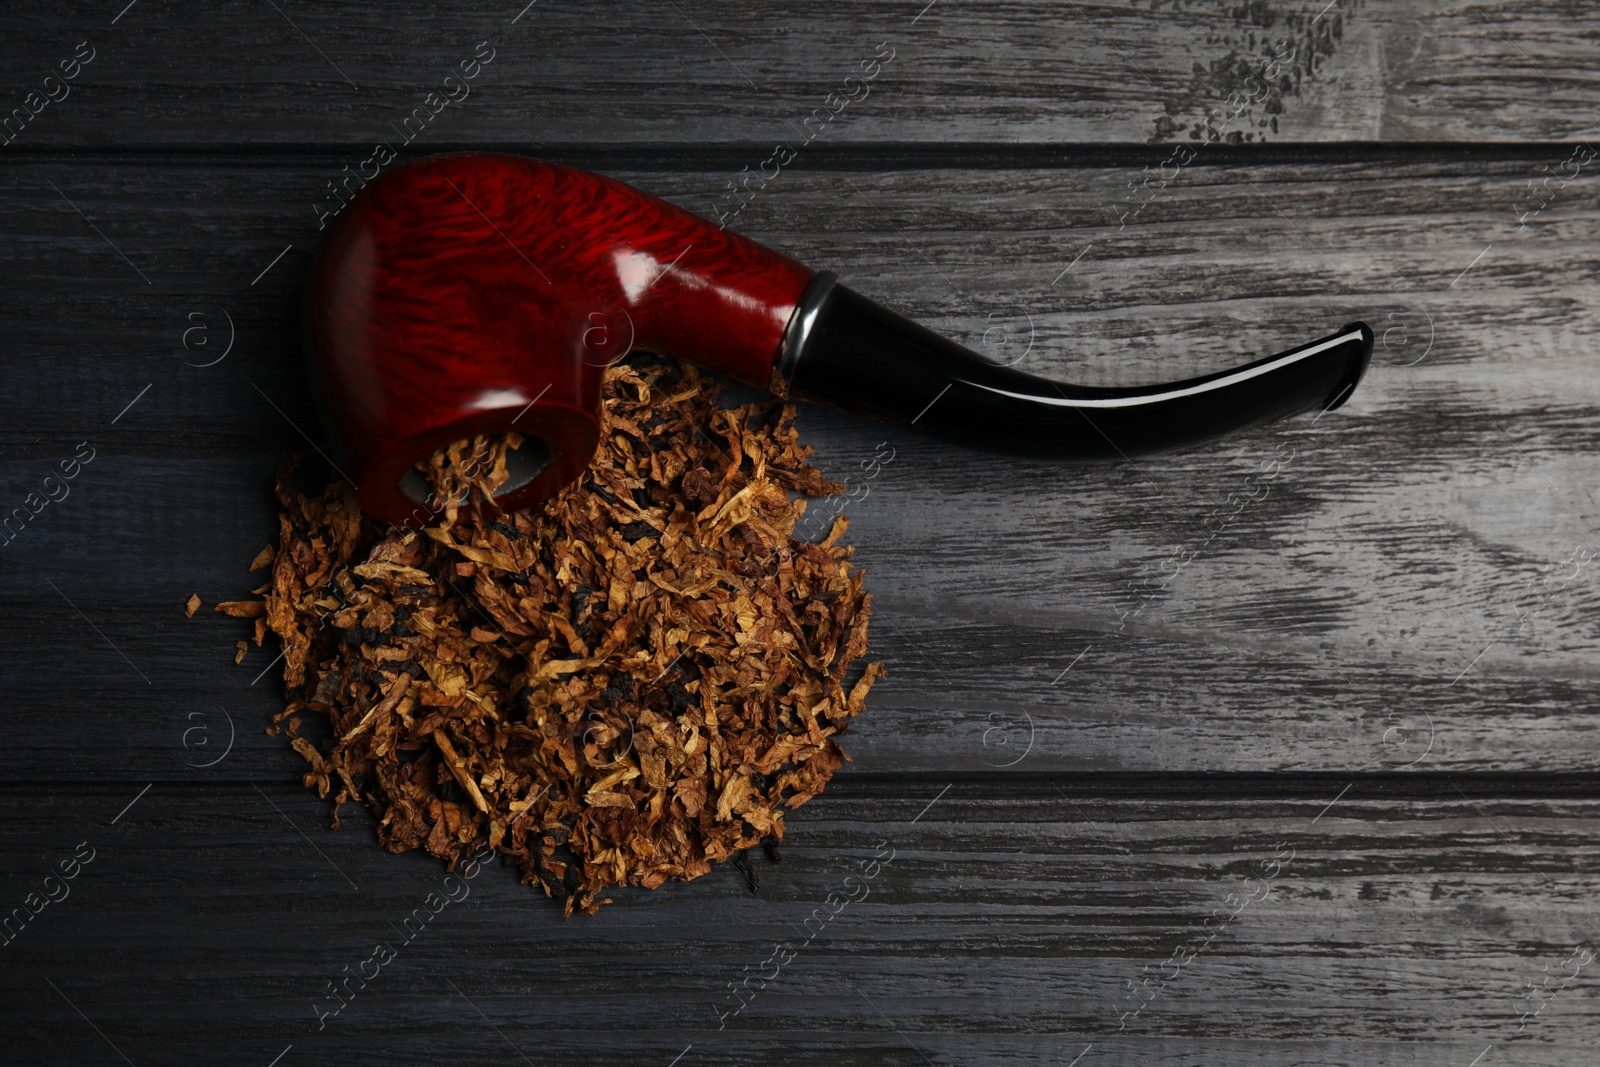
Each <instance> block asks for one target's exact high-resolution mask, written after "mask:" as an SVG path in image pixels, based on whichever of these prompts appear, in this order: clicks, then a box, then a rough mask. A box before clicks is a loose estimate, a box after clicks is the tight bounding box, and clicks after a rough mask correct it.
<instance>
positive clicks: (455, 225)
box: [307, 153, 813, 524]
mask: <svg viewBox="0 0 1600 1067" xmlns="http://www.w3.org/2000/svg"><path fill="white" fill-rule="evenodd" d="M812 277H813V274H812V272H811V271H810V270H808V269H807V268H806V267H804V266H802V265H801V264H800V263H798V262H796V261H795V260H793V259H790V258H789V257H787V256H785V255H782V254H781V253H778V252H774V251H772V250H771V249H768V248H765V247H763V246H761V245H759V244H757V243H756V242H754V241H751V240H749V239H748V238H745V237H741V236H739V235H738V234H736V233H732V232H730V231H725V230H719V229H718V228H717V227H716V226H715V225H713V224H712V223H710V222H708V221H707V220H705V219H702V218H700V217H698V216H696V215H692V214H690V213H689V212H687V211H684V210H682V209H681V208H677V207H674V206H673V205H671V204H668V203H667V202H666V201H664V200H661V199H658V198H657V197H654V196H651V195H649V194H648V193H644V192H641V191H639V190H637V189H634V188H632V187H630V186H627V185H624V184H622V183H621V182H617V181H614V180H612V179H609V178H605V177H602V176H600V175H597V174H591V173H588V172H586V171H580V170H575V169H573V168H571V167H564V166H561V165H560V164H556V163H548V162H544V161H541V160H537V159H529V158H525V157H520V156H508V155H494V154H476V153H475V154H468V155H451V156H439V157H434V158H430V159H426V160H422V161H419V162H417V163H413V164H410V165H408V166H405V167H401V168H399V169H397V170H394V171H392V172H390V173H389V174H387V175H385V176H384V177H382V178H380V179H378V180H377V181H375V182H373V183H371V184H370V185H368V186H367V187H366V188H365V189H363V190H362V191H361V193H360V194H359V195H357V196H356V198H355V199H354V200H352V201H351V203H350V205H349V206H348V207H347V208H346V209H345V210H344V211H343V212H342V213H341V214H340V216H339V218H338V219H337V221H336V222H335V223H334V224H333V226H332V228H331V230H330V231H329V234H328V236H327V241H326V244H325V245H324V248H323V251H322V254H321V255H320V256H319V257H318V260H317V265H316V267H315V269H314V270H313V273H312V278H311V290H310V299H309V302H308V315H307V322H308V329H309V335H310V336H309V342H310V345H311V348H312V357H313V358H312V361H311V362H312V374H313V378H314V383H315V387H316V390H317V394H318V396H319V398H320V402H321V404H322V407H323V414H324V421H325V422H326V424H327V425H328V426H329V428H330V429H331V430H332V432H333V433H334V435H335V437H336V443H337V446H338V449H339V451H340V452H341V453H342V454H343V456H344V458H345V459H346V460H347V461H348V463H349V464H351V466H350V467H348V468H346V469H347V471H348V473H349V474H350V475H351V477H352V479H353V480H354V482H355V484H356V486H357V492H358V494H359V496H360V499H361V504H362V506H363V507H364V508H365V509H366V510H367V511H368V512H370V513H371V514H373V515H375V516H377V517H379V518H381V519H386V520H388V521H390V522H395V523H408V522H409V523H412V524H420V523H425V522H427V521H430V520H431V519H432V518H434V517H435V516H436V514H437V511H438V509H437V508H436V507H433V506H431V505H429V504H427V503H425V502H424V501H425V498H426V489H425V487H424V486H423V484H422V483H421V481H420V479H418V478H417V477H416V476H414V475H410V476H408V474H407V472H408V471H410V470H411V468H412V465H413V464H415V463H417V462H418V461H420V460H423V459H426V458H427V457H428V456H429V455H430V454H431V453H432V452H433V451H434V450H435V449H437V448H440V447H442V446H444V445H447V444H450V443H451V442H453V441H458V440H462V439H465V438H470V437H472V436H473V435H475V434H495V433H502V432H506V431H512V430H514V431H517V432H519V433H522V434H524V435H527V436H528V437H529V438H530V445H529V446H528V448H526V449H525V450H524V452H525V453H528V454H526V455H523V456H522V457H520V459H521V462H520V463H514V464H513V467H512V470H513V480H512V483H511V487H510V488H508V489H506V490H503V491H502V493H501V494H500V495H499V496H498V497H497V501H498V503H499V504H500V505H501V506H502V507H504V508H505V509H506V510H516V509H518V508H523V507H527V506H529V505H531V504H533V503H536V502H537V501H539V500H541V499H543V498H545V497H547V496H550V495H552V494H553V493H555V492H556V491H557V490H558V489H559V488H560V487H561V486H563V485H565V484H566V483H568V482H570V481H573V480H575V479H576V478H577V477H578V476H579V475H581V474H582V473H583V470H584V469H585V468H586V467H587V466H588V464H589V461H590V459H591V458H592V457H593V455H594V450H595V447H596V445H597V443H598V441H599V427H600V379H601V377H602V375H603V373H604V369H605V367H606V366H607V365H608V364H609V363H611V362H614V361H615V360H616V359H618V358H621V357H622V356H623V355H625V354H626V353H627V351H628V350H629V349H630V348H635V347H636V348H645V349H649V350H651V351H654V352H659V353H661V354H663V355H667V356H674V357H680V358H684V359H688V360H690V361H691V362H693V363H695V364H697V365H699V366H702V367H706V368H708V369H710V370H714V371H718V372H720V373H723V374H726V375H728V376H730V377H733V378H736V379H739V380H741V381H745V382H749V383H751V384H756V385H763V386H764V385H766V384H768V382H769V380H770V378H771V374H772V370H773V361H774V359H775V358H776V357H777V355H778V352H779V349H780V347H781V346H782V344H783V339H784V331H785V328H786V327H787V326H788V324H789V321H790V319H791V318H792V317H793V316H794V312H795V309H796V307H797V306H798V305H799V303H800V300H801V296H802V294H803V293H804V292H805V290H806V287H807V285H808V284H809V283H810V281H811V280H812ZM546 450H547V451H546ZM541 464H542V465H541ZM519 472H520V473H519ZM519 478H521V479H523V480H522V481H521V484H520V485H519V484H517V482H518V479H519Z"/></svg>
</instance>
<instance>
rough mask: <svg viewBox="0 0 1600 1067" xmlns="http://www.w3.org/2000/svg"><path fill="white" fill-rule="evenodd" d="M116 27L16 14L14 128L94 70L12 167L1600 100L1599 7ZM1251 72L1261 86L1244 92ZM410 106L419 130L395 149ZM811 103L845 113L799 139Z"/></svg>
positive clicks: (1183, 134)
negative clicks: (54, 77)
mask: <svg viewBox="0 0 1600 1067" xmlns="http://www.w3.org/2000/svg"><path fill="white" fill-rule="evenodd" d="M113 6H117V5H113ZM115 15H116V13H115V12H109V13H108V10H107V9H104V8H98V7H97V8H95V9H94V10H93V11H89V10H63V9H61V8H59V7H51V8H46V9H40V10H37V11H31V12H25V13H24V12H19V13H16V14H13V15H12V16H10V19H9V25H10V28H11V30H12V47H11V48H10V49H9V50H8V56H7V57H6V59H5V69H6V70H7V71H8V72H10V73H12V74H13V77H12V78H11V81H10V84H12V85H13V86H14V90H13V93H12V97H13V99H12V100H11V102H10V103H8V104H7V105H6V107H7V109H10V108H13V107H18V106H23V105H24V104H25V102H26V93H27V92H28V91H29V90H30V89H32V88H35V87H39V88H42V87H43V85H44V83H43V78H44V77H45V75H46V74H47V73H49V72H52V71H56V70H57V68H58V66H59V64H60V63H61V62H63V61H70V60H72V57H73V55H74V50H75V49H76V48H77V46H78V44H79V42H80V41H87V42H88V47H89V48H90V49H92V50H93V55H94V58H93V59H92V61H91V62H90V63H89V64H88V65H87V66H84V67H82V69H81V71H80V72H79V73H78V75H77V77H76V78H75V79H73V80H72V81H71V82H70V83H68V85H67V86H66V87H65V89H63V88H61V87H56V88H53V89H52V91H53V92H55V93H56V94H57V95H58V96H59V95H61V94H62V93H63V92H66V93H67V94H68V95H66V96H65V98H64V99H62V100H60V102H59V103H52V104H42V103H36V104H34V105H33V107H34V108H35V109H36V110H38V114H37V115H34V116H32V117H31V118H30V119H29V121H28V122H27V123H26V125H25V126H22V127H21V128H20V132H16V131H13V132H12V136H13V137H14V138H15V140H14V143H13V144H12V146H11V147H12V148H14V149H15V148H24V149H45V148H59V147H64V146H84V147H96V148H99V147H104V146H108V145H137V146H148V145H168V146H191V145H195V144H201V145H212V146H216V145H241V144H263V143H289V144H323V145H327V144H341V145H347V146H350V147H351V149H352V154H351V156H350V158H349V159H348V160H347V162H349V163H350V164H351V167H352V170H354V169H356V165H357V164H358V163H359V161H360V160H361V158H363V153H364V152H365V151H366V150H370V148H371V146H372V144H373V143H374V142H376V141H386V142H388V141H394V142H396V143H398V141H399V140H404V139H406V137H407V136H408V135H409V136H410V137H412V138H414V139H415V145H416V146H418V147H423V148H426V147H429V146H432V147H434V148H436V147H437V146H439V145H440V144H442V143H449V142H466V143H471V142H483V141H494V142H501V143H504V142H519V143H525V144H550V143H569V142H570V143H632V144H639V143H648V144H682V143H702V144H707V143H720V144H724V145H725V144H728V143H735V142H742V143H747V144H749V145H752V146H759V149H757V148H752V154H751V157H750V159H749V160H748V161H747V162H748V165H749V166H750V168H751V169H752V170H755V169H757V168H758V165H759V164H760V162H761V160H762V159H763V158H764V156H763V154H762V153H763V152H764V151H767V150H770V146H771V145H772V144H773V143H774V142H776V141H778V140H788V139H792V138H798V139H799V140H800V142H801V143H812V144H821V143H850V144H859V145H872V144H876V143H880V142H883V141H916V142H926V143H936V144H938V143H949V142H954V141H963V140H980V141H1013V142H1082V143H1089V142H1098V143H1132V144H1143V143H1145V142H1147V141H1150V140H1151V139H1153V138H1154V139H1158V140H1163V141H1171V140H1176V141H1182V142H1189V140H1190V137H1189V135H1190V134H1191V132H1192V133H1194V135H1195V137H1196V138H1197V139H1196V140H1194V141H1193V142H1192V143H1195V144H1200V143H1206V142H1207V141H1209V140H1210V139H1211V138H1212V137H1213V136H1215V137H1218V138H1222V139H1230V138H1237V139H1239V140H1247V139H1248V140H1250V141H1251V142H1254V143H1259V142H1261V141H1262V140H1268V141H1274V142H1275V141H1279V140H1289V141H1335V140H1352V139H1353V140H1385V141H1442V140H1461V141H1479V140H1522V141H1533V140H1541V141H1561V140H1568V139H1574V138H1579V137H1582V136H1586V135H1587V134H1586V132H1585V131H1591V130H1592V129H1593V128H1594V126H1595V120H1594V112H1595V104H1596V101H1597V100H1600V70H1597V69H1596V67H1595V64H1594V62H1593V56H1592V48H1591V47H1590V41H1589V38H1590V37H1591V36H1592V33H1593V30H1594V25H1595V23H1594V13H1593V11H1592V10H1591V9H1590V8H1589V7H1588V6H1587V5H1584V4H1581V3H1576V2H1572V0H1566V2H1559V3H1554V4H1510V5H1496V6H1495V7H1494V8H1493V9H1492V10H1489V9H1486V8H1484V7H1483V6H1482V5H1474V4H1460V3H1456V2H1454V0H1405V2H1402V3H1391V4H1368V3H1365V2H1364V0H1333V2H1332V3H1327V4H1325V3H1322V2H1306V3H1301V2H1266V3H1251V4H1237V3H1234V2H1232V0H1189V2H1185V3H1181V4H1140V3H1131V2H1101V3H1091V4H1081V5H1069V6H1065V7H1063V6H1061V5H1056V4H1050V3H1045V2H1041V0H1027V2H1024V0H979V2H974V3H963V4H950V3H936V4H924V3H920V2H919V3H911V4H904V5H895V6H893V7H891V8H883V7H881V6H877V5H867V4H861V3H855V4H849V5H843V6H841V5H838V4H818V3H806V4H800V5H793V4H790V5H784V6H783V7H782V8H781V9H780V8H775V7H760V6H758V7H756V8H752V7H751V6H750V5H748V4H743V3H730V2H705V0H701V2H695V3H683V4H675V5H674V4H664V5H645V6H643V7H638V8H630V9H628V10H627V12H626V16H625V17H624V18H617V17H614V16H610V15H608V14H600V15H597V13H596V12H595V11H594V10H593V9H592V8H591V7H589V6H586V5H574V4H552V3H540V4H537V5H536V6H527V7H525V6H524V4H522V3H519V2H517V0H511V2H508V3H493V4H488V3H483V2H476V3H472V4H464V5H463V4H456V5H450V6H449V7H448V8H441V7H439V6H438V5H428V4H423V3H418V2H414V0H413V2H410V3H404V4H396V3H375V2H372V0H365V2H353V3H342V4H340V5H338V6H337V7H336V8H320V9H319V8H318V7H316V6H315V5H308V4H305V3H290V4H278V5H276V6H274V5H271V4H265V5H264V4H257V3H248V2H245V0H232V2H228V3H224V4H221V5H219V6H215V7H213V8H210V9H208V14H207V17H206V18H203V19H177V18H173V17H171V16H169V15H167V14H165V13H163V12H162V11H161V10H160V9H159V8H157V7H153V6H151V5H148V4H146V5H143V6H136V7H134V8H133V9H131V10H128V11H126V12H124V13H122V14H121V15H120V17H116V18H115V19H114V20H113V16H115ZM113 21H114V24H113ZM480 42H487V47H486V49H484V50H483V53H482V54H483V55H486V56H488V55H492V57H493V58H492V61H491V62H490V63H489V64H488V65H487V66H480V67H478V68H471V67H469V68H468V69H475V70H476V76H475V77H474V79H473V80H472V81H471V82H470V83H467V84H464V85H463V84H461V83H459V82H457V83H453V84H452V86H451V87H450V88H449V90H448V91H449V92H450V93H451V94H452V95H454V96H456V97H458V98H459V99H460V102H459V103H451V104H445V103H440V102H438V98H436V100H435V102H433V103H428V102H427V96H428V94H429V93H430V92H434V93H438V94H443V93H444V92H445V91H446V83H445V82H444V78H445V77H446V76H447V75H450V74H452V73H454V74H457V75H459V74H460V73H461V71H460V69H459V67H460V64H461V63H462V62H467V63H469V64H471V63H474V62H478V61H477V60H475V59H474V56H475V54H476V53H477V51H478V45H479V43H480ZM880 46H882V49H883V50H882V51H881V52H880V50H879V49H880ZM84 54H85V55H88V54H89V52H87V51H86V52H85V53H84ZM876 55H883V56H889V55H892V56H893V58H892V59H891V60H889V61H888V63H887V65H882V64H881V63H880V66H879V67H878V68H873V67H870V66H869V67H867V68H865V69H866V70H868V71H875V74H874V77H873V79H872V81H871V82H870V83H867V84H862V83H858V82H851V83H849V84H846V83H845V81H844V79H845V78H846V77H847V76H850V75H860V74H862V73H863V68H862V66H861V65H862V64H863V63H872V62H879V61H877V60H874V56H876ZM1275 56H1277V57H1282V61H1281V62H1280V64H1279V67H1278V68H1277V69H1271V70H1268V69H1267V66H1268V64H1269V63H1271V62H1272V60H1273V58H1274V57H1275ZM1252 64H1253V65H1254V69H1256V71H1257V73H1258V74H1262V73H1265V74H1269V75H1273V76H1274V81H1275V84H1274V85H1272V86H1271V87H1269V86H1267V85H1266V84H1265V82H1261V83H1257V82H1251V81H1248V78H1249V74H1248V72H1249V70H1250V69H1251V65H1252ZM69 69H70V68H69ZM1235 92H1241V93H1243V94H1244V95H1242V96H1233V95H1232V94H1234V93H1235ZM830 93H839V94H848V95H849V96H851V97H853V99H852V100H851V101H850V102H847V103H840V102H839V98H838V97H835V98H834V99H833V100H831V101H830V100H829V99H828V98H829V94H830ZM418 107H426V108H427V111H426V112H425V113H424V115H423V116H422V117H421V118H418V119H415V120H414V121H413V124H412V126H411V127H410V128H409V129H407V128H406V127H405V123H406V120H407V118H409V117H411V116H413V115H414V114H415V109H416V108H418ZM818 108H822V109H824V110H823V116H828V114H829V112H836V115H834V116H832V117H827V118H826V121H825V122H824V120H823V117H819V118H818V119H816V120H815V121H814V123H813V125H812V126H811V127H810V128H809V129H806V128H802V127H803V124H804V122H805V120H806V118H807V117H808V116H811V115H812V113H813V111H814V110H815V109H818ZM424 119H425V120H426V121H423V120H424ZM818 131H821V132H818ZM804 155H805V153H804V151H803V150H802V152H801V156H802V158H801V160H800V162H799V163H798V164H796V165H797V166H800V167H804V166H805V159H804ZM733 169H734V170H737V169H738V166H737V165H736V166H735V167H734V168H733Z"/></svg>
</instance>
